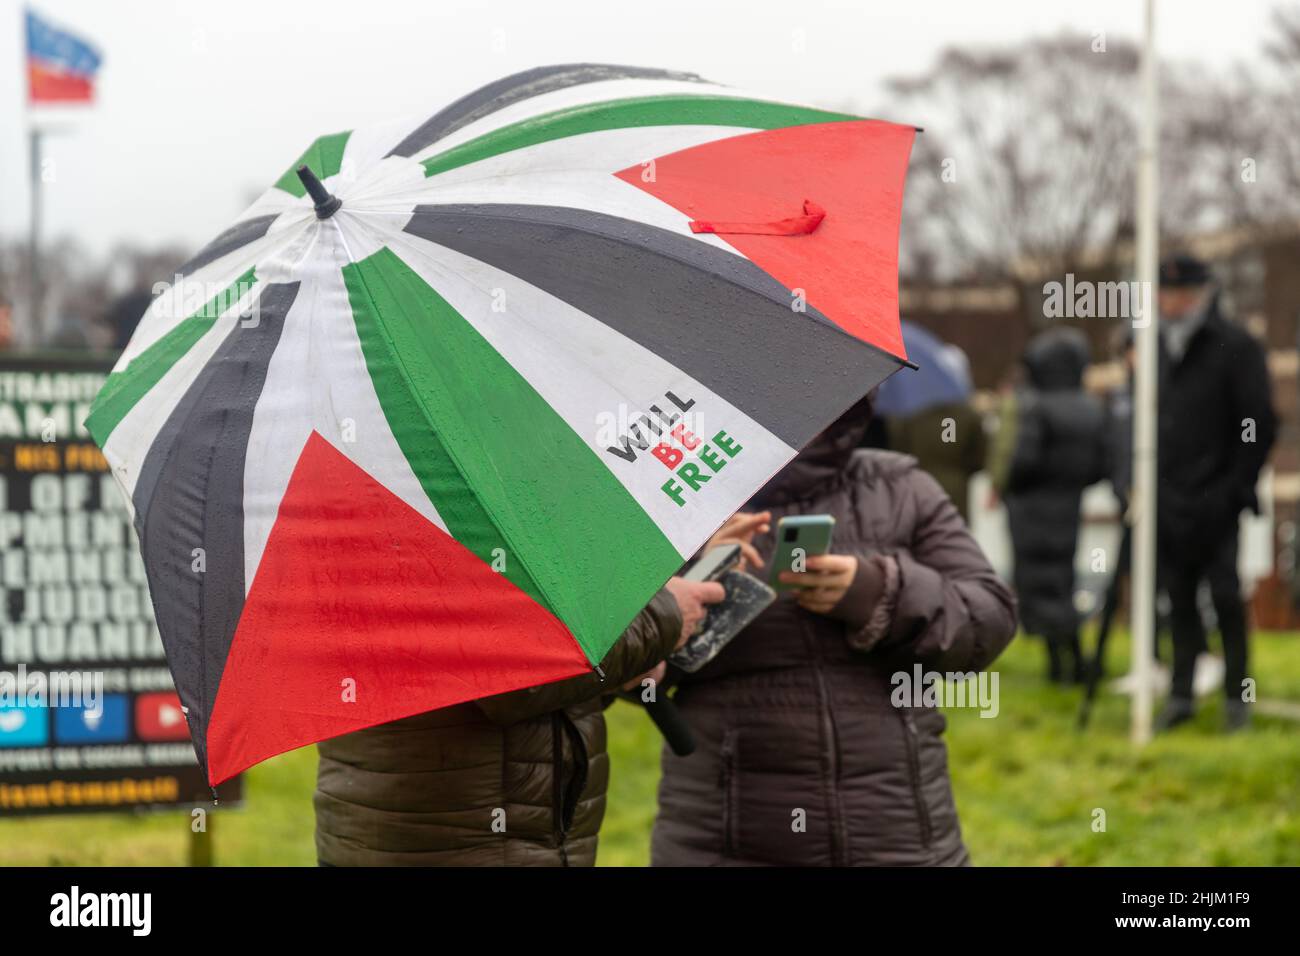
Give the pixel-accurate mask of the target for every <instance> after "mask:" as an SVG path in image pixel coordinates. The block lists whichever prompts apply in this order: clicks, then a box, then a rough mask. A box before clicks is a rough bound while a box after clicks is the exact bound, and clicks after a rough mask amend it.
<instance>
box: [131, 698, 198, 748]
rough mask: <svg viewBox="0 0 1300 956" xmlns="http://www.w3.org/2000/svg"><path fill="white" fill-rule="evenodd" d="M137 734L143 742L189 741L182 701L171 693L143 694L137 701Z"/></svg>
mask: <svg viewBox="0 0 1300 956" xmlns="http://www.w3.org/2000/svg"><path fill="white" fill-rule="evenodd" d="M135 733H136V736H137V737H139V738H140V739H141V740H149V741H154V740H189V739H190V725H189V723H188V722H187V721H186V720H185V711H184V709H182V707H181V699H180V698H179V697H178V696H176V694H174V693H170V692H159V693H154V694H141V695H140V696H139V697H137V698H136V699H135Z"/></svg>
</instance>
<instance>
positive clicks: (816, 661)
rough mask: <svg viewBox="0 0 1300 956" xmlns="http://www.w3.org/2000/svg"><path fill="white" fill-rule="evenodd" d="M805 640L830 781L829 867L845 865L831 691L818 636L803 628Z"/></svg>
mask: <svg viewBox="0 0 1300 956" xmlns="http://www.w3.org/2000/svg"><path fill="white" fill-rule="evenodd" d="M804 639H805V641H806V642H807V643H808V646H809V647H810V649H811V650H812V658H813V673H814V674H816V675H817V703H818V709H819V710H820V712H821V713H820V717H821V725H822V737H823V739H824V745H823V746H824V748H825V749H824V751H823V764H824V765H825V767H826V770H827V774H828V776H829V778H830V779H829V781H828V782H827V787H826V794H827V807H826V810H827V813H828V814H829V816H830V821H829V822H830V831H831V865H832V866H846V865H847V864H848V861H847V860H846V859H845V848H846V845H847V841H846V840H845V838H844V820H843V815H842V814H841V813H840V804H839V800H840V796H839V794H840V739H839V729H838V728H837V727H836V726H835V714H834V713H833V712H832V710H831V703H830V692H829V691H828V690H827V688H826V676H825V674H824V673H823V670H822V653H821V645H820V644H818V643H817V636H816V635H815V634H813V633H812V631H811V630H810V629H809V628H807V627H805V628H804Z"/></svg>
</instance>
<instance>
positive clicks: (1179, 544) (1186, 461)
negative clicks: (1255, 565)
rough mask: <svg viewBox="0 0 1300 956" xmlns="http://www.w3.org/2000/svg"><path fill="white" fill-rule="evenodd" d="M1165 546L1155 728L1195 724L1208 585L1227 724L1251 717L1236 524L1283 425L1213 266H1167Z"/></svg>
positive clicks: (1183, 259)
mask: <svg viewBox="0 0 1300 956" xmlns="http://www.w3.org/2000/svg"><path fill="white" fill-rule="evenodd" d="M1159 297H1160V318H1161V323H1160V331H1161V336H1160V369H1161V382H1160V418H1159V422H1160V425H1159V437H1158V441H1159V444H1158V452H1157V454H1158V457H1159V461H1158V465H1157V473H1158V479H1157V480H1158V485H1157V495H1156V501H1157V504H1156V509H1157V532H1156V535H1157V553H1158V555H1159V561H1160V564H1161V569H1162V571H1163V574H1164V580H1165V581H1166V582H1167V586H1168V589H1169V598H1170V602H1171V604H1172V628H1173V637H1174V666H1173V683H1172V686H1171V688H1170V696H1169V701H1168V703H1167V705H1166V706H1165V709H1164V711H1163V712H1162V713H1161V715H1160V718H1159V720H1158V721H1157V727H1158V728H1159V729H1162V730H1168V729H1170V728H1172V727H1176V726H1177V725H1179V724H1181V723H1184V722H1186V721H1187V720H1190V719H1191V717H1192V715H1193V711H1194V706H1193V694H1192V679H1193V676H1194V674H1195V669H1196V655H1197V653H1198V651H1199V650H1200V649H1201V648H1202V647H1204V645H1205V629H1204V625H1203V624H1202V622H1201V617H1200V611H1199V610H1198V608H1197V600H1196V599H1197V591H1198V589H1199V587H1200V583H1201V582H1202V581H1206V582H1208V584H1209V586H1210V595H1211V597H1212V599H1213V601H1214V611H1215V615H1216V616H1217V618H1218V621H1219V632H1220V634H1221V635H1222V638H1223V656H1224V678H1223V690H1224V695H1225V703H1226V723H1227V727H1228V729H1229V730H1237V729H1240V728H1242V727H1244V726H1245V725H1246V724H1247V723H1248V722H1249V718H1250V715H1249V711H1248V710H1247V705H1246V703H1245V702H1244V701H1243V700H1242V685H1243V682H1244V681H1245V680H1246V659H1247V650H1246V646H1247V631H1246V611H1245V607H1244V605H1243V603H1242V599H1241V582H1240V580H1239V579H1238V577H1237V534H1238V526H1237V525H1238V519H1239V517H1240V514H1241V512H1242V510H1243V509H1246V508H1249V509H1250V510H1252V511H1258V510H1259V501H1258V499H1257V498H1256V496H1255V483H1256V481H1257V480H1258V479H1259V472H1260V469H1261V468H1263V466H1264V462H1265V461H1266V460H1267V459H1268V453H1269V449H1270V448H1271V447H1272V445H1273V440H1274V437H1275V435H1276V431H1277V416H1276V413H1275V412H1274V410H1273V402H1272V396H1271V392H1270V386H1269V377H1268V365H1267V363H1266V362H1265V359H1264V352H1263V349H1261V348H1260V347H1259V345H1258V343H1256V342H1255V340H1254V339H1253V338H1251V336H1250V335H1249V334H1248V333H1247V332H1246V331H1245V329H1243V328H1241V327H1240V326H1238V325H1236V324H1234V323H1232V322H1229V321H1227V320H1226V319H1225V318H1224V317H1223V315H1222V313H1221V312H1220V310H1219V296H1218V289H1217V288H1216V287H1215V285H1214V283H1213V282H1212V281H1211V275H1210V272H1209V269H1208V268H1207V267H1206V265H1205V263H1203V262H1201V261H1200V260H1199V259H1196V258H1194V257H1192V256H1189V255H1177V256H1174V257H1172V258H1170V259H1167V260H1166V261H1165V262H1164V263H1162V264H1161V266H1160V296H1159Z"/></svg>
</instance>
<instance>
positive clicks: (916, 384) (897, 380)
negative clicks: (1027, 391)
mask: <svg viewBox="0 0 1300 956" xmlns="http://www.w3.org/2000/svg"><path fill="white" fill-rule="evenodd" d="M902 329H903V343H904V345H906V347H907V355H908V357H909V358H910V359H911V360H912V361H913V362H915V363H916V365H917V366H918V367H917V368H916V369H914V370H913V371H910V372H907V373H905V374H903V375H895V376H894V377H893V378H891V379H889V380H888V381H886V382H885V383H884V384H883V385H881V386H880V392H879V394H877V395H876V403H875V411H876V414H877V415H884V416H888V417H894V416H897V417H899V418H906V417H907V416H909V415H915V414H916V413H917V412H923V411H925V410H926V409H927V408H934V407H935V406H937V405H951V404H953V403H956V402H964V401H966V400H967V399H969V398H970V395H971V379H970V362H969V361H968V360H967V359H966V354H965V353H964V352H963V351H962V350H961V349H959V348H958V347H957V346H955V345H951V344H949V343H948V342H945V341H944V340H943V339H941V338H939V337H938V336H936V335H934V334H933V333H931V332H928V331H926V330H925V329H923V328H921V326H919V325H916V324H915V323H913V322H903V323H902Z"/></svg>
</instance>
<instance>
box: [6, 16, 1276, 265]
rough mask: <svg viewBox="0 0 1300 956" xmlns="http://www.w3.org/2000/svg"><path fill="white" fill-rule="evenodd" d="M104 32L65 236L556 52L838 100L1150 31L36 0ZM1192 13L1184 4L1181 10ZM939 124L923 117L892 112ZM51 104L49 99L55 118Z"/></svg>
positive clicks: (1211, 57) (70, 140) (893, 20)
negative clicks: (1009, 47) (1004, 59)
mask: <svg viewBox="0 0 1300 956" xmlns="http://www.w3.org/2000/svg"><path fill="white" fill-rule="evenodd" d="M30 5H31V6H32V7H33V8H34V9H35V10H36V11H37V12H38V13H40V14H42V15H44V16H45V18H46V19H49V20H52V21H54V22H55V23H56V24H58V25H61V26H63V27H66V28H69V29H71V30H73V31H75V32H77V33H79V34H80V35H82V36H83V37H85V38H87V39H90V40H93V41H94V42H95V43H96V44H97V45H98V46H99V48H100V50H101V51H102V53H103V55H104V58H105V63H104V66H103V68H102V70H101V73H100V80H99V99H98V102H97V104H96V105H95V106H94V107H93V108H90V109H78V110H76V111H75V112H74V111H67V110H64V111H61V112H59V113H56V114H54V118H53V119H51V120H49V122H51V123H57V124H58V126H59V128H60V129H59V132H57V133H55V134H52V135H51V136H49V137H47V146H46V152H45V156H46V158H47V159H48V160H52V161H53V164H54V165H53V172H54V175H55V181H54V182H53V183H50V184H47V186H46V192H45V195H46V233H45V235H46V237H47V238H52V237H54V236H56V235H59V234H69V233H72V234H75V235H77V236H78V237H79V238H80V239H81V240H83V241H84V242H85V243H86V244H87V245H89V246H90V247H91V249H92V250H93V251H95V252H96V253H99V252H102V251H104V250H105V249H106V248H107V247H108V245H109V244H111V243H112V242H113V241H114V240H117V239H129V240H132V241H135V242H140V243H146V244H154V243H158V244H161V243H163V242H166V241H169V240H172V241H179V242H181V243H184V244H186V245H189V246H197V245H199V244H201V243H203V242H205V241H206V240H207V239H209V238H211V237H212V236H213V235H215V234H216V233H218V232H220V231H221V230H222V229H223V228H224V227H225V226H227V225H229V224H230V222H232V221H233V220H234V218H235V217H236V216H237V215H238V214H239V212H240V211H241V210H242V209H243V208H244V207H245V206H246V205H248V203H249V202H250V201H251V200H252V198H253V197H254V196H256V195H257V194H258V193H260V192H261V191H262V190H263V189H265V188H266V186H268V185H269V184H270V183H272V182H274V180H275V179H276V178H278V177H279V175H280V174H281V173H282V172H283V171H284V170H285V169H286V168H288V166H289V164H290V163H291V162H293V160H295V159H296V158H297V157H298V155H299V154H300V153H301V152H302V150H303V149H304V148H305V147H306V146H307V145H308V143H310V142H311V140H312V139H314V138H315V137H316V136H317V135H320V134H322V133H329V132H336V131H338V130H344V129H351V128H354V127H356V126H359V125H362V124H364V123H367V122H371V121H375V120H381V119H385V118H390V117H393V116H400V115H402V114H405V113H408V112H414V113H431V112H433V110H434V109H435V108H436V107H438V106H439V105H441V104H443V103H445V102H447V101H449V100H451V99H454V98H456V97H458V96H459V95H461V94H462V93H465V92H467V91H469V90H470V89H473V88H474V87H477V86H480V85H482V84H483V83H486V82H488V81H489V80H492V79H494V78H497V77H499V76H503V75H505V74H508V73H513V72H515V71H518V70H522V69H526V68H528V67H531V66H537V65H540V64H546V63H563V62H576V61H596V62H607V63H628V64H637V65H644V66H660V67H668V68H674V69H680V70H687V71H691V72H696V73H700V74H702V75H703V76H705V77H707V78H709V79H712V80H716V81H718V82H722V83H727V84H731V85H735V86H742V87H745V88H747V89H751V90H755V91H757V92H766V93H769V94H773V95H779V96H782V97H785V98H789V99H796V100H800V101H804V102H810V103H822V104H827V105H832V106H838V105H843V104H845V103H847V102H850V101H852V102H857V103H860V104H861V105H862V106H864V107H869V106H871V105H874V104H878V103H880V102H882V100H883V97H882V95H881V92H880V90H881V87H880V81H881V80H882V78H884V77H888V76H893V75H896V74H899V73H908V72H913V71H916V70H919V69H922V68H924V66H925V65H926V64H927V63H929V62H930V61H931V60H932V58H933V57H934V55H935V54H936V53H937V52H938V51H939V50H941V49H942V48H944V47H946V46H949V45H951V44H954V43H963V44H981V45H989V44H998V43H1005V42H1008V41H1012V40H1015V39H1019V38H1021V37H1024V36H1027V35H1034V34H1045V33H1047V34H1050V33H1055V32H1058V31H1060V30H1062V29H1064V28H1072V29H1075V30H1078V31H1082V32H1085V33H1088V34H1093V33H1096V32H1098V31H1105V32H1106V34H1107V36H1108V37H1110V36H1129V37H1136V36H1137V35H1138V33H1139V30H1140V25H1141V24H1140V18H1141V11H1142V3H1141V2H1140V0H997V2H990V3H977V2H968V0H887V2H881V0H738V2H737V0H686V2H682V0H646V2H643V3H641V2H637V0H621V2H618V0H552V2H538V0H523V2H515V0H509V2H506V0H480V2H476V3H471V2H461V0H436V2H419V0H348V2H341V0H309V2H304V0H222V2H209V0H32V2H31V3H30ZM1270 6H1271V4H1269V3H1268V2H1265V0H1238V2H1232V3H1228V2H1224V0H1162V3H1161V7H1160V12H1161V14H1162V17H1161V19H1160V23H1159V29H1158V38H1159V43H1160V46H1161V51H1162V54H1164V55H1168V56H1170V57H1174V58H1179V59H1184V60H1187V59H1195V60H1201V61H1204V62H1205V63H1206V64H1207V65H1208V66H1210V67H1211V68H1214V69H1222V68H1226V67H1227V66H1228V65H1229V64H1230V63H1232V62H1233V61H1234V60H1238V59H1248V58H1251V57H1253V56H1254V55H1255V54H1256V52H1257V51H1258V49H1259V46H1260V44H1261V41H1262V40H1263V39H1264V36H1265V31H1266V28H1267V21H1268V13H1269V9H1270ZM21 14H22V4H20V3H18V2H16V0H0V234H3V235H4V236H6V237H9V238H13V237H18V236H22V235H24V234H25V232H26V229H27V223H28V182H27V156H26V149H27V147H26V128H27V125H28V123H29V120H30V117H29V114H28V112H27V110H26V108H25V106H24V101H25V97H26V86H25V78H24V77H25V74H24V60H23V35H22V31H21V23H22V16H21ZM1175 14H1176V16H1175ZM889 118H891V119H905V120H909V121H914V122H917V123H919V124H920V125H926V123H925V117H914V116H907V117H889ZM42 121H43V122H44V119H42Z"/></svg>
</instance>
